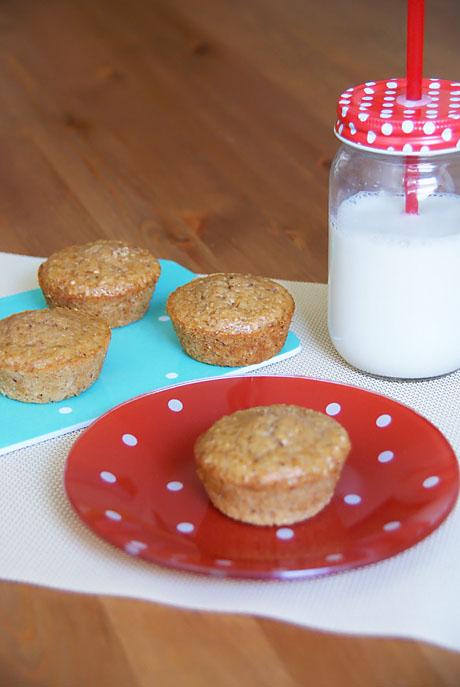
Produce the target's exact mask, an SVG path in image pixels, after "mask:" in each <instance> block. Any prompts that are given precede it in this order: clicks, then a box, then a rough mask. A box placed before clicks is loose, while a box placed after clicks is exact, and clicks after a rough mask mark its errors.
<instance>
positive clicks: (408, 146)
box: [403, 143, 413, 153]
mask: <svg viewBox="0 0 460 687" xmlns="http://www.w3.org/2000/svg"><path fill="white" fill-rule="evenodd" d="M412 151H413V148H412V146H411V144H410V143H406V144H405V145H403V153H412Z"/></svg>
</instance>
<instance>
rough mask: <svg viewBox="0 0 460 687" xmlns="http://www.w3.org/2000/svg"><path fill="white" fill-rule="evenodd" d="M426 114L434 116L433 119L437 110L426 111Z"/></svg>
mask: <svg viewBox="0 0 460 687" xmlns="http://www.w3.org/2000/svg"><path fill="white" fill-rule="evenodd" d="M426 113H427V115H435V117H437V115H438V112H437V110H427V111H426Z"/></svg>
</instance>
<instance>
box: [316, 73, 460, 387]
mask: <svg viewBox="0 0 460 687" xmlns="http://www.w3.org/2000/svg"><path fill="white" fill-rule="evenodd" d="M371 83H372V82H371ZM350 90H351V89H350ZM347 109H348V108H347ZM446 117H447V115H446ZM446 121H447V119H446ZM454 124H455V122H454ZM382 126H383V127H384V126H385V124H383V125H382ZM409 128H410V125H409V126H408V125H406V129H409ZM431 129H432V125H430V127H429V128H427V125H426V124H425V130H427V131H428V130H429V131H431ZM383 131H385V130H384V129H383ZM404 131H405V128H404V125H403V127H402V132H404ZM442 131H443V132H444V131H445V129H443V130H442ZM448 132H450V133H447V134H444V133H443V136H444V140H445V139H446V138H447V136H452V131H451V129H448ZM368 135H369V134H368ZM339 138H340V136H339ZM342 140H343V139H342ZM368 140H369V138H368ZM425 148H426V146H425ZM457 148H458V144H457ZM421 150H422V148H420V151H421ZM451 151H452V143H451V144H450V151H449V152H442V151H441V153H440V154H439V155H438V154H436V151H430V154H427V155H425V156H423V155H418V156H412V157H407V156H405V155H403V154H401V152H399V154H392V153H391V152H389V151H388V149H387V150H385V151H378V150H376V151H373V150H369V149H368V148H362V147H355V146H353V145H349V144H347V143H343V145H342V146H341V148H340V149H339V151H338V153H337V155H336V157H335V160H334V162H333V164H332V169H331V175H330V195H329V313H328V320H329V333H330V336H331V339H332V342H333V344H334V346H335V348H336V349H337V351H338V352H339V353H340V355H341V356H342V357H343V358H344V359H345V360H346V361H347V362H348V363H350V364H351V365H352V366H354V367H356V368H358V369H360V370H362V371H364V372H367V373H370V374H374V375H381V376H385V377H394V378H404V379H417V378H427V377H434V376H438V375H443V374H446V373H448V372H452V371H454V370H457V369H459V368H460V148H458V152H455V141H454V151H453V152H451ZM433 152H434V154H433ZM409 188H410V192H411V193H412V194H415V199H416V201H415V202H416V205H417V206H418V208H417V209H418V212H416V213H414V212H412V213H410V212H407V211H406V208H407V205H406V202H407V193H408V189H409ZM412 197H414V195H413V196H412Z"/></svg>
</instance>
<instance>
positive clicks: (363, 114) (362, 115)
mask: <svg viewBox="0 0 460 687" xmlns="http://www.w3.org/2000/svg"><path fill="white" fill-rule="evenodd" d="M358 119H359V121H360V122H365V121H366V119H369V115H368V113H367V112H360V113H359V114H358Z"/></svg>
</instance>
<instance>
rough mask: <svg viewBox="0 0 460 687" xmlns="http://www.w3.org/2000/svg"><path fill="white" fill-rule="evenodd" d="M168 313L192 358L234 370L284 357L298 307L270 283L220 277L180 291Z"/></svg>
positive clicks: (244, 277) (170, 300)
mask: <svg viewBox="0 0 460 687" xmlns="http://www.w3.org/2000/svg"><path fill="white" fill-rule="evenodd" d="M167 311H168V314H169V315H170V317H171V320H172V322H173V325H174V328H175V330H176V334H177V336H178V338H179V341H180V343H181V345H182V347H183V348H184V350H185V351H186V352H187V353H188V354H189V355H190V356H191V357H192V358H195V359H196V360H200V361H201V362H205V363H209V364H212V365H224V366H230V367H231V366H238V365H250V364H254V363H258V362H261V361H263V360H267V359H268V358H271V357H273V356H274V355H275V354H276V353H278V352H279V350H280V349H281V348H282V347H283V344H284V342H285V340H286V336H287V333H288V329H289V325H290V322H291V319H292V314H293V312H294V301H293V299H292V296H291V295H290V293H289V292H288V291H287V290H286V289H285V288H284V287H283V286H281V285H280V284H277V283H276V282H274V281H272V280H270V279H266V278H264V277H256V276H252V275H247V274H232V273H231V274H225V273H218V274H211V275H209V276H207V277H200V278H197V279H194V280H193V281H191V282H189V283H188V284H185V285H184V286H181V287H179V288H178V289H176V290H175V291H174V292H173V293H172V294H171V295H170V296H169V298H168V303H167Z"/></svg>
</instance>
